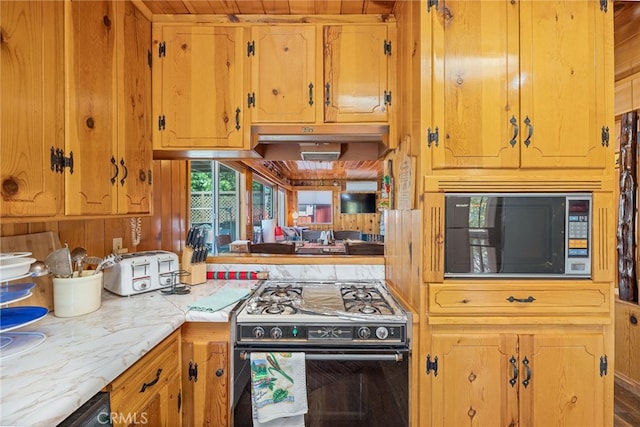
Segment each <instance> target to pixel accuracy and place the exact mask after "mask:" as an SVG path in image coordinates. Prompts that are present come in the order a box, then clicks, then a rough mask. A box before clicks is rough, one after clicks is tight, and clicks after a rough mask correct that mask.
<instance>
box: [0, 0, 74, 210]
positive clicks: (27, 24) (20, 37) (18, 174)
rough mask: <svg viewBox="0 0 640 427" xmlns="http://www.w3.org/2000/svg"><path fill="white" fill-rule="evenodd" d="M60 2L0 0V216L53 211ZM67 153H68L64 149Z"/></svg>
mask: <svg viewBox="0 0 640 427" xmlns="http://www.w3.org/2000/svg"><path fill="white" fill-rule="evenodd" d="M63 16H64V8H63V3H62V2H48V1H3V2H0V28H2V55H0V60H1V62H0V69H1V70H2V72H0V93H2V96H0V111H1V113H0V114H1V116H0V120H1V124H0V128H1V131H0V132H1V140H0V152H1V153H2V154H1V156H0V175H1V176H0V181H2V187H1V189H0V191H1V192H2V202H0V216H2V217H5V218H6V217H18V218H24V217H28V216H56V215H59V214H61V213H63V208H64V203H63V202H64V176H65V174H68V173H69V172H68V170H69V169H68V168H66V169H65V172H60V171H56V170H55V167H54V169H53V170H52V168H51V166H52V165H51V154H52V153H51V150H52V149H53V150H61V151H62V150H63V149H64V58H63V56H62V54H61V52H63V50H64V49H63V41H64V38H63V36H64V32H63V29H64V28H63V22H64V19H63ZM65 155H66V156H68V153H65Z"/></svg>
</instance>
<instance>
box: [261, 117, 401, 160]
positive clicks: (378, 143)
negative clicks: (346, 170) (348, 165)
mask: <svg viewBox="0 0 640 427" xmlns="http://www.w3.org/2000/svg"><path fill="white" fill-rule="evenodd" d="M388 140H389V125H382V124H320V125H300V124H268V125H267V124H264V125H253V126H252V127H251V149H252V150H253V151H255V152H256V153H257V154H258V155H260V156H261V157H262V158H263V159H265V160H313V161H336V160H341V161H344V160H377V159H379V158H381V157H382V156H384V154H385V153H386V152H387V151H388V150H389V144H388Z"/></svg>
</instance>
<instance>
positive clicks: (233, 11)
mask: <svg viewBox="0 0 640 427" xmlns="http://www.w3.org/2000/svg"><path fill="white" fill-rule="evenodd" d="M142 2H143V3H144V5H145V6H147V8H149V10H150V11H151V13H153V14H154V15H156V14H160V15H182V14H192V15H239V14H243V15H351V14H358V15H359V14H367V15H369V14H373V15H376V14H380V15H385V14H391V13H393V7H394V6H395V3H396V0H143V1H142Z"/></svg>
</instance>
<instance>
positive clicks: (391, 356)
mask: <svg viewBox="0 0 640 427" xmlns="http://www.w3.org/2000/svg"><path fill="white" fill-rule="evenodd" d="M256 351H274V352H289V351H295V350H291V349H263V348H261V349H256ZM299 351H304V352H305V359H306V366H305V367H306V376H307V378H306V379H307V401H308V408H309V411H308V413H307V414H306V415H305V425H306V426H308V427H311V426H313V427H325V426H326V427H341V426H345V427H347V426H348V427H354V426H363V427H364V426H367V427H376V426H380V427H388V426H397V427H402V426H408V425H409V352H408V351H394V350H388V349H385V350H375V351H371V350H367V351H356V350H344V351H340V350H330V351H328V350H327V349H308V348H305V349H299ZM249 371H250V368H249V352H248V351H245V350H241V349H236V350H234V374H235V375H234V393H233V395H234V403H233V419H234V424H233V425H234V426H235V427H251V426H252V425H253V423H252V419H251V394H250V393H251V391H250V384H249V376H250V372H249Z"/></svg>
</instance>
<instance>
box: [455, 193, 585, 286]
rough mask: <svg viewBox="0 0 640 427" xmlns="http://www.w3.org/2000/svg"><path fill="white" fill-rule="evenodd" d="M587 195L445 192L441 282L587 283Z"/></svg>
mask: <svg viewBox="0 0 640 427" xmlns="http://www.w3.org/2000/svg"><path fill="white" fill-rule="evenodd" d="M592 223H593V222H592V196H591V194H590V193H562V194H559V193H447V194H446V195H445V235H444V250H445V277H482V278H485V277H487V278H488V277H522V278H543V277H550V278H551V277H554V278H555V277H557V278H589V277H591V256H592V249H593V248H592V235H591V230H592Z"/></svg>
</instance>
